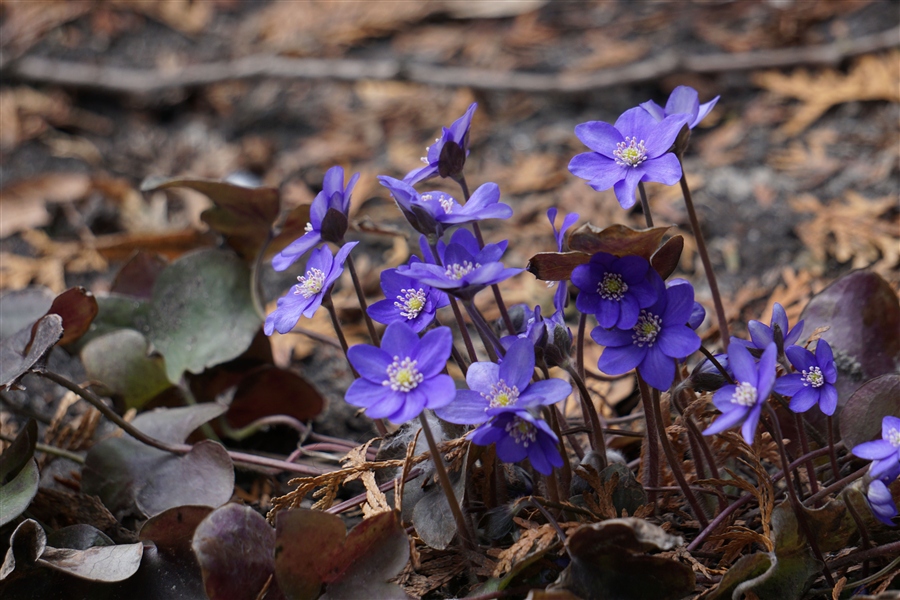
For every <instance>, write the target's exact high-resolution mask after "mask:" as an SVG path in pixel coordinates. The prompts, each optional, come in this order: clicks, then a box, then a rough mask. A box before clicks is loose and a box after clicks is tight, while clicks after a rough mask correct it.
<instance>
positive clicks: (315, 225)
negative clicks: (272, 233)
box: [272, 167, 359, 271]
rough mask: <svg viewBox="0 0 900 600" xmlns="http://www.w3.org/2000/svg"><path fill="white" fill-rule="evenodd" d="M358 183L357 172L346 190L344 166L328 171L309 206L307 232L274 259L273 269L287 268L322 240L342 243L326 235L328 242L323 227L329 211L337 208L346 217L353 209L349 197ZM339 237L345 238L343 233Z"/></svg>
mask: <svg viewBox="0 0 900 600" xmlns="http://www.w3.org/2000/svg"><path fill="white" fill-rule="evenodd" d="M358 180H359V173H355V174H354V175H353V177H351V178H350V181H349V182H348V183H347V187H344V169H342V168H341V167H331V168H330V169H328V171H327V172H326V173H325V179H324V181H323V182H322V191H321V192H319V193H318V194H316V197H315V198H314V199H313V201H312V204H311V205H310V207H309V223H307V224H306V233H304V234H303V235H302V236H301V237H300V238H298V239H296V240H294V241H293V242H291V243H290V244H288V246H287V247H286V248H285V249H284V250H282V251H281V252H279V253H278V254H276V255H275V257H274V258H273V259H272V267H273V268H274V269H275V270H276V271H284V270H285V269H287V268H288V267H289V266H291V265H292V264H294V263H295V262H296V261H297V259H299V258H300V257H301V256H303V255H304V254H306V251H307V250H309V249H310V248H312V247H314V246H315V245H316V244H319V243H320V242H322V241H323V239H324V241H326V242H333V243H339V242H340V241H341V240H339V239H331V238H330V236H328V235H327V234H326V237H328V238H329V239H325V238H323V237H322V229H323V227H322V225H323V223H324V222H326V216H327V215H328V211H329V209H334V210H336V211H338V212H340V213H342V214H343V215H344V216H347V213H348V211H349V210H350V194H352V193H353V187H354V186H355V185H356V182H357V181H358ZM329 218H330V217H329ZM344 229H345V230H346V223H344ZM326 230H327V228H326ZM340 235H341V236H342V235H343V232H341V233H340Z"/></svg>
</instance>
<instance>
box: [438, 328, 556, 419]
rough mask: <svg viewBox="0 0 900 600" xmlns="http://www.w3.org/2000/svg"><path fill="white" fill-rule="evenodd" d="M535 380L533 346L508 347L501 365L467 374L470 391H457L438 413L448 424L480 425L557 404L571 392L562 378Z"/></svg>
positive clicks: (477, 366)
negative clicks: (502, 415)
mask: <svg viewBox="0 0 900 600" xmlns="http://www.w3.org/2000/svg"><path fill="white" fill-rule="evenodd" d="M532 377H534V346H532V345H531V342H530V341H528V340H527V339H525V338H520V339H517V340H516V341H515V342H513V343H512V344H511V345H510V346H509V350H507V352H506V355H505V356H504V357H503V359H502V361H501V362H500V364H499V365H498V364H497V363H493V362H475V363H472V364H471V365H469V370H468V371H467V372H466V383H467V384H468V385H469V389H468V390H459V391H457V392H456V400H454V401H453V402H451V403H450V404H448V405H447V406H445V407H443V408H440V409H438V410H436V411H435V414H437V416H439V417H440V418H442V419H444V420H445V421H449V422H450V423H457V424H460V425H477V424H479V423H484V422H485V421H487V420H489V419H490V418H491V417H492V416H494V415H497V414H500V413H502V412H506V411H510V410H521V409H528V408H533V407H537V406H549V405H551V404H556V403H557V402H559V401H560V400H562V399H564V398H566V397H567V396H568V395H569V394H571V393H572V386H571V385H570V384H569V383H567V382H565V381H563V380H562V379H545V380H542V381H537V382H535V383H530V382H531V378H532Z"/></svg>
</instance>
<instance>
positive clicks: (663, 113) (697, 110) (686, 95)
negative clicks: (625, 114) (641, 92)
mask: <svg viewBox="0 0 900 600" xmlns="http://www.w3.org/2000/svg"><path fill="white" fill-rule="evenodd" d="M718 101H719V96H716V97H715V98H713V99H712V100H710V101H709V102H706V103H705V104H700V100H699V96H698V94H697V90H695V89H694V88H692V87H688V86H686V85H679V86H678V87H677V88H675V89H674V90H672V93H671V94H669V99H668V101H666V107H665V108H663V107H662V106H660V105H659V104H657V103H656V102H654V101H653V100H648V101H647V102H644V103H643V104H641V108H643V109H644V110H646V111H647V112H648V113H650V115H651V116H652V117H653V118H654V119H656V120H657V121H662V120H663V119H665V118H666V117H669V116H671V115H677V114H685V115H687V116H688V117H689V119H688V127H690V128H691V129H693V128H694V127H696V126H697V125H698V124H699V123H700V121H702V120H703V119H705V118H706V115H708V114H709V111H711V110H712V109H713V107H714V106H715V105H716V102H718Z"/></svg>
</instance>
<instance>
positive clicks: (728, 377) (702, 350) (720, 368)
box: [700, 345, 734, 384]
mask: <svg viewBox="0 0 900 600" xmlns="http://www.w3.org/2000/svg"><path fill="white" fill-rule="evenodd" d="M700 353H701V354H703V356H705V357H706V358H707V360H709V362H711V363H712V365H713V366H714V367H715V368H716V369H717V370H718V371H719V373H721V375H722V377H724V378H725V380H726V381H727V382H728V383H731V384H733V383H734V377H732V376H731V375H729V374H728V371H727V370H726V369H725V367H723V366H722V363H720V362H719V361H718V359H717V358H716V357H715V356H713V354H712V352H710V351H709V350H707V349H706V346H703V345H701V346H700Z"/></svg>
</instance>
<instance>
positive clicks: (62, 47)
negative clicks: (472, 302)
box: [0, 0, 900, 363]
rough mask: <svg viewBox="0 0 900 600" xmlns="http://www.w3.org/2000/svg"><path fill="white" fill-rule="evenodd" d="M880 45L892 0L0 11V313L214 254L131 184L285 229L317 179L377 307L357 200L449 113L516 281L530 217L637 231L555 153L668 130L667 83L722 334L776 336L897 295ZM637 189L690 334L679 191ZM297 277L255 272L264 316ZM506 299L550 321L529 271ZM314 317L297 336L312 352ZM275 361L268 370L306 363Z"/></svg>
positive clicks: (410, 162)
mask: <svg viewBox="0 0 900 600" xmlns="http://www.w3.org/2000/svg"><path fill="white" fill-rule="evenodd" d="M898 24H900V6H898V4H897V3H895V2H893V1H891V0H793V1H792V0H768V1H762V0H758V1H756V0H740V1H716V0H709V1H701V0H695V1H688V0H680V1H672V2H653V3H650V2H630V1H624V0H623V1H615V0H600V1H585V2H553V1H548V0H504V1H489V0H486V1H478V2H476V1H471V2H469V1H430V2H427V1H426V2H388V1H346V2H345V1H319V2H301V1H292V2H249V1H241V0H207V1H194V2H191V1H188V0H170V1H160V2H143V1H136V0H108V1H96V2H81V1H69V2H66V1H60V2H54V1H49V0H44V1H28V2H15V1H4V2H2V3H0V52H2V55H0V69H2V82H0V187H2V190H0V211H2V212H0V238H2V239H0V289H2V290H15V289H19V288H23V287H25V286H28V285H30V284H36V285H43V286H46V287H48V288H50V289H51V290H52V291H54V292H60V291H62V290H63V289H65V288H67V287H70V286H72V285H84V286H86V287H87V288H88V289H90V290H92V291H94V292H95V293H99V292H103V291H104V290H106V289H108V288H109V286H110V284H111V281H112V277H113V276H114V274H115V272H116V270H117V269H118V267H119V266H120V265H121V264H122V263H123V262H124V261H125V260H126V259H128V258H129V257H130V256H131V255H132V254H133V253H134V252H135V251H136V250H139V249H140V250H147V251H150V252H154V253H158V254H161V255H163V256H165V257H167V258H168V259H173V258H175V257H177V256H179V255H181V254H183V253H184V252H186V251H188V250H190V249H193V248H196V247H201V246H209V245H214V244H216V243H217V238H216V237H215V235H213V234H211V233H210V232H209V231H208V228H207V226H206V224H205V223H204V222H203V221H201V219H200V218H199V216H200V214H201V212H202V211H203V210H204V209H206V208H208V207H209V205H210V203H209V200H208V199H207V198H206V197H204V196H203V195H201V194H199V193H195V192H191V191H190V190H172V191H166V192H155V193H152V194H148V195H143V194H141V193H140V192H139V191H138V190H139V187H140V183H141V181H142V180H144V179H145V178H147V177H149V176H165V177H171V176H190V177H202V178H211V179H225V178H231V179H232V180H233V181H239V182H244V183H246V184H249V185H256V184H264V185H269V186H275V187H280V189H281V192H282V202H283V204H284V206H285V207H291V206H295V205H297V204H299V203H305V202H309V201H311V200H312V198H313V197H314V195H315V194H316V193H317V191H318V190H319V188H320V186H321V179H322V175H323V174H324V172H325V170H326V169H328V168H329V167H330V166H332V165H335V164H339V165H342V166H343V167H344V168H345V169H347V170H348V171H349V172H351V173H352V172H356V171H359V172H360V173H361V174H362V176H361V179H360V182H359V184H358V185H357V187H356V191H355V193H354V203H353V209H352V210H353V215H352V216H353V219H352V220H353V222H354V223H355V224H356V225H355V228H356V232H355V233H353V232H351V234H350V235H352V236H354V237H355V238H356V239H361V240H362V241H363V245H361V246H360V252H359V258H358V259H357V261H358V262H357V264H358V265H359V268H360V270H361V272H362V276H363V279H364V283H365V284H366V287H367V290H368V291H369V293H370V295H371V299H377V297H378V296H379V294H380V290H379V289H378V274H379V272H380V270H381V268H382V267H384V266H394V265H397V264H399V263H400V262H403V261H405V260H406V259H407V257H408V255H409V252H410V247H411V246H410V244H412V248H415V243H416V240H415V238H414V237H413V236H412V235H411V230H409V229H408V227H406V226H405V224H404V223H402V222H401V217H400V214H399V211H397V210H396V208H395V207H394V206H393V203H392V201H391V200H390V199H389V197H388V194H387V193H386V191H384V190H383V188H381V186H380V185H378V184H377V181H376V179H375V177H376V175H379V174H385V175H391V176H395V177H402V176H403V175H404V174H405V173H406V172H408V171H409V170H411V169H413V168H415V167H417V166H419V157H420V156H422V155H423V154H424V148H425V146H427V145H428V144H429V143H430V142H431V141H432V140H433V139H434V138H435V136H436V135H438V134H439V132H440V127H441V126H443V125H449V124H450V123H451V122H452V121H453V120H454V119H456V118H457V117H458V116H460V115H461V114H462V113H463V112H464V111H465V109H466V107H467V106H468V105H469V104H470V103H471V102H473V101H475V102H478V104H479V107H478V110H477V112H476V114H475V119H474V122H473V126H472V142H471V156H470V158H469V162H468V163H467V168H466V173H467V178H468V181H469V184H470V187H472V188H473V189H474V187H477V186H478V185H480V184H481V183H484V182H486V181H494V182H496V183H498V184H499V185H500V188H501V191H502V193H503V199H504V201H505V202H507V203H509V204H510V205H512V206H513V207H514V210H515V215H514V216H513V217H512V219H510V220H509V221H507V222H503V223H495V224H493V225H492V226H491V227H489V228H488V232H487V236H488V238H489V241H499V240H500V239H509V240H510V250H509V251H508V253H507V255H506V260H507V263H508V264H509V265H510V266H521V267H524V266H525V265H526V263H527V262H528V258H529V257H530V256H531V255H533V254H534V253H536V252H539V251H547V250H555V247H554V246H555V244H554V242H553V238H552V235H551V231H550V228H549V225H548V223H547V221H546V218H545V216H544V214H545V212H546V209H547V208H549V207H551V206H556V207H558V208H559V209H560V211H562V212H563V213H568V212H578V213H579V214H580V216H581V220H580V221H579V223H584V222H591V223H593V224H594V225H597V226H600V227H604V226H607V225H610V224H612V223H624V224H629V225H631V226H635V227H641V226H643V217H642V215H640V214H635V213H630V212H628V211H624V210H622V209H621V208H620V207H619V205H618V203H617V202H616V200H615V197H614V195H613V193H612V191H611V190H610V191H607V192H602V193H597V192H594V191H593V190H592V189H590V188H589V187H588V186H587V185H585V183H584V182H583V181H582V180H580V179H577V178H576V177H574V176H573V175H571V174H570V173H569V172H568V171H567V169H566V165H567V164H568V161H569V160H570V158H571V157H572V156H574V155H575V154H577V153H579V152H581V151H583V150H584V147H583V146H582V145H581V143H580V142H579V141H578V139H577V138H576V137H575V135H574V133H573V129H574V127H575V125H577V124H578V123H581V122H584V121H588V120H605V121H610V122H612V121H614V120H615V119H616V117H617V116H618V115H619V114H620V113H621V112H623V111H624V110H627V109H628V108H631V107H633V106H636V105H637V104H638V103H640V102H644V101H646V100H650V99H653V100H655V101H656V102H658V103H660V104H664V103H665V100H666V98H667V96H668V94H669V92H670V91H671V90H672V89H673V88H674V87H675V86H677V85H690V86H693V87H695V88H696V89H697V90H698V91H699V94H700V100H701V102H705V101H708V100H710V99H711V98H713V97H714V96H717V95H721V100H720V101H719V103H718V105H717V106H716V108H715V110H714V111H713V112H712V114H711V115H710V116H709V117H708V118H707V119H706V120H705V121H704V122H703V123H702V124H701V125H700V126H699V127H698V128H697V129H695V130H694V134H693V139H692V140H691V148H690V150H689V152H688V155H687V158H686V170H687V173H688V179H689V181H690V183H691V186H692V188H693V190H694V195H695V202H697V203H698V204H699V210H700V216H701V219H702V221H703V223H704V227H705V232H706V235H707V239H708V241H709V244H710V247H711V252H712V255H713V260H714V262H715V264H716V267H717V270H718V273H719V277H720V286H721V287H722V288H723V293H724V296H725V302H726V307H727V309H728V312H729V316H730V317H731V319H733V320H734V321H739V322H746V320H747V319H751V318H762V317H764V316H765V319H766V321H768V315H769V314H770V310H771V305H772V303H773V302H776V301H778V302H781V303H782V304H783V305H785V306H786V307H787V309H788V314H789V315H790V316H791V318H792V319H794V318H796V316H797V315H798V314H799V312H800V310H801V309H802V308H803V306H804V305H805V302H806V300H807V299H808V298H809V297H810V296H811V295H812V294H813V293H814V292H816V291H819V290H821V289H822V288H823V287H824V286H825V285H826V284H827V283H828V282H829V281H831V280H833V279H834V278H835V277H837V276H838V275H840V274H842V273H845V272H848V271H849V270H851V269H856V268H862V267H869V268H871V269H873V270H875V271H877V272H878V273H880V274H881V275H882V276H884V277H885V278H886V279H887V280H888V281H889V282H891V284H892V285H893V286H894V287H895V289H896V287H897V286H898V284H900V272H898V263H900V243H898V241H900V231H898V229H900V225H898V198H900V191H898V190H900V186H898V174H900V169H898V158H900V137H898V123H900V52H898V45H900V29H898ZM443 185H444V184H442V183H441V182H440V181H438V182H437V183H435V187H437V188H439V189H447V190H450V191H451V192H456V190H455V189H454V188H452V187H442V186H443ZM423 189H424V188H423ZM648 191H649V194H650V202H651V206H652V207H653V210H654V212H655V215H654V216H655V219H656V220H657V224H665V225H672V226H673V229H672V233H680V234H682V235H684V236H685V238H686V240H687V244H686V250H685V253H684V255H683V257H682V262H681V271H680V274H681V275H682V276H685V277H688V278H690V279H692V280H693V281H694V282H695V283H697V284H698V286H699V288H698V299H699V300H700V301H701V302H704V303H705V304H706V305H707V307H708V308H711V303H710V302H709V295H708V289H707V288H706V286H705V279H704V278H703V273H702V267H700V265H699V261H697V260H696V254H695V250H694V244H693V238H692V237H691V234H690V227H689V225H688V221H687V216H686V214H685V212H684V209H683V205H682V202H681V196H680V191H679V190H678V187H677V186H675V187H671V188H667V187H664V186H659V185H655V184H651V185H650V186H649V187H648ZM637 210H638V211H639V208H638V209H637ZM300 266H302V262H301V263H299V264H298V265H297V270H299V268H300ZM294 276H296V273H293V272H288V273H287V274H286V275H285V276H284V277H277V276H276V275H275V274H274V273H268V270H267V274H266V276H265V280H266V283H267V288H266V289H267V294H268V295H267V298H266V300H268V301H271V302H274V299H275V298H276V297H277V296H278V295H280V294H281V293H282V292H283V291H284V290H285V289H287V286H288V285H290V282H291V281H292V279H293V277H294ZM504 293H505V294H506V295H507V301H508V303H510V304H512V303H515V302H525V301H528V302H529V303H532V304H533V303H535V302H544V303H545V305H548V304H549V298H550V295H549V294H550V292H549V291H548V290H547V288H546V286H545V285H544V284H543V283H542V282H538V281H536V280H534V278H533V277H532V276H531V275H530V274H528V273H525V274H523V275H520V276H519V277H517V278H516V279H515V280H513V281H511V282H509V283H507V284H505V286H504ZM484 300H485V301H487V300H488V298H487V297H485V298H484ZM335 302H336V305H337V306H338V307H339V308H340V309H341V310H342V312H341V314H342V317H343V318H344V319H345V320H346V321H347V322H348V323H349V324H350V327H349V334H350V337H351V343H353V342H354V341H364V340H365V341H367V340H366V338H365V335H364V329H363V327H362V325H361V324H360V323H359V311H358V307H357V305H356V304H355V302H356V301H355V297H353V296H352V292H351V290H350V287H349V286H347V285H345V286H344V287H343V288H342V290H341V291H340V292H339V293H337V294H336V300H335ZM486 308H489V307H486ZM354 311H356V312H354ZM320 312H322V311H320ZM320 316H321V319H319V318H318V317H317V319H314V320H313V321H311V322H308V323H306V325H307V326H308V328H309V329H313V330H320V331H322V332H327V331H328V330H329V329H330V323H329V322H328V321H327V317H326V316H325V315H324V314H322V315H320ZM706 327H707V330H706V331H707V335H711V334H712V333H714V332H713V331H712V330H710V329H709V327H710V324H709V320H708V321H707V326H706ZM740 329H741V326H740V325H739V326H738V327H737V330H738V332H740ZM354 336H356V337H355V338H354ZM273 344H274V349H275V352H276V360H279V361H280V362H282V363H285V362H288V361H289V360H290V358H291V356H293V357H294V358H295V359H303V358H307V357H309V356H310V355H311V354H312V353H313V352H314V350H315V348H316V346H317V344H316V343H315V342H312V341H310V340H309V339H308V338H305V337H303V336H283V337H279V336H276V337H275V338H273ZM598 353H599V351H598ZM589 358H590V357H589ZM594 358H596V357H594Z"/></svg>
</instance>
